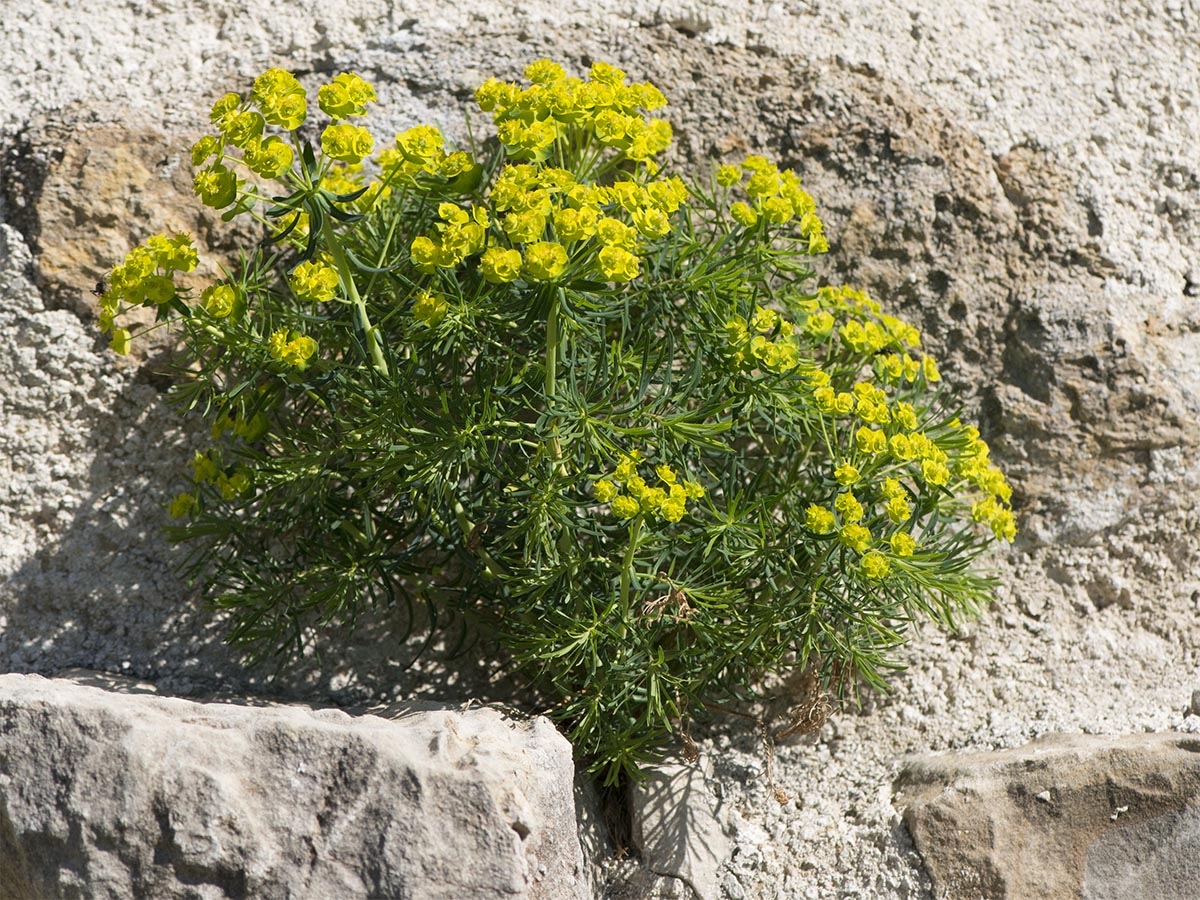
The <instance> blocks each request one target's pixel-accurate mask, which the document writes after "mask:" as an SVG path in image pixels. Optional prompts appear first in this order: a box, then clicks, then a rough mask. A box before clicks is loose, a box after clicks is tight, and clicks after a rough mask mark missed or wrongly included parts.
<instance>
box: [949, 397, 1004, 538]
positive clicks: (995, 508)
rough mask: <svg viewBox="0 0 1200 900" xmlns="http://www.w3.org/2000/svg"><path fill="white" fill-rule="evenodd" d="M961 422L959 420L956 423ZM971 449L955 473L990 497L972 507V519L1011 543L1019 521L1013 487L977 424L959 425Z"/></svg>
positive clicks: (960, 457)
mask: <svg viewBox="0 0 1200 900" xmlns="http://www.w3.org/2000/svg"><path fill="white" fill-rule="evenodd" d="M956 421H957V420H956ZM958 427H959V429H960V430H961V433H962V435H963V436H964V437H965V438H966V439H967V446H966V448H965V449H964V450H963V451H962V453H960V454H959V456H958V459H957V461H956V463H955V470H956V471H957V473H958V474H959V475H960V476H962V477H963V478H965V479H967V481H969V482H970V483H971V484H973V485H974V486H975V487H977V488H978V489H979V490H981V491H982V492H983V493H984V494H985V495H986V496H985V497H984V498H983V499H981V500H978V501H976V503H975V504H974V505H973V506H972V508H971V518H973V519H974V520H975V521H976V522H985V523H987V524H988V525H989V526H990V527H991V529H992V533H993V534H995V536H996V537H997V538H998V539H1002V540H1006V541H1009V542H1011V541H1012V540H1013V539H1015V538H1016V536H1017V522H1016V519H1015V518H1014V517H1013V512H1012V506H1011V503H1012V487H1011V486H1010V485H1009V483H1008V480H1007V479H1006V478H1005V477H1004V473H1003V472H1001V471H1000V469H999V468H997V467H996V466H994V465H992V462H991V459H990V452H991V450H990V448H989V447H988V445H987V442H986V441H984V440H983V439H982V438H981V437H980V436H979V429H978V428H976V427H975V426H973V425H962V424H961V423H958Z"/></svg>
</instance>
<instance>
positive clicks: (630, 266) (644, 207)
mask: <svg viewBox="0 0 1200 900" xmlns="http://www.w3.org/2000/svg"><path fill="white" fill-rule="evenodd" d="M686 197H687V188H686V187H685V186H684V185H683V182H682V181H680V180H679V179H678V178H670V179H662V180H658V181H651V182H649V183H647V184H639V183H638V182H635V181H630V180H620V181H616V182H614V183H613V184H610V185H607V186H601V185H593V184H585V183H581V182H579V181H577V180H576V178H575V175H574V174H573V173H571V172H569V171H567V170H566V169H559V168H554V167H550V166H539V165H533V164H528V163H525V164H519V165H509V166H506V167H505V168H504V170H503V171H502V172H501V173H500V174H499V176H497V178H496V180H495V182H494V183H493V185H492V189H491V193H490V197H489V199H490V201H491V205H492V210H493V212H494V215H495V216H496V218H497V224H498V225H499V231H501V232H503V235H504V237H505V238H507V240H508V242H509V243H510V244H512V245H524V253H523V254H522V251H521V250H520V249H518V248H517V247H515V246H511V247H504V246H502V245H501V244H500V243H494V244H493V245H492V246H491V247H489V248H488V249H487V250H486V251H484V252H483V255H482V257H481V258H480V269H481V271H482V272H483V276H484V278H485V279H487V280H488V281H490V282H492V283H502V282H509V281H515V280H516V279H517V278H518V277H521V276H524V277H525V278H527V279H529V280H530V281H553V280H556V279H558V278H560V277H562V276H563V274H564V273H565V272H567V270H568V268H570V269H571V270H573V271H579V270H584V271H588V272H589V273H591V274H594V275H596V276H598V277H600V278H602V279H603V280H605V281H612V282H626V281H631V280H632V279H634V278H636V277H637V276H638V275H639V274H640V255H641V253H642V252H643V248H642V245H641V241H642V239H651V240H653V239H656V238H661V237H663V236H665V235H666V234H668V233H670V231H671V218H670V217H671V215H672V214H674V213H675V212H676V211H677V210H678V209H679V207H680V205H681V204H682V203H683V201H684V200H685V199H686ZM439 213H440V215H441V217H442V218H443V219H444V220H445V223H444V224H439V226H438V231H439V234H436V235H421V236H420V237H417V238H415V239H414V240H413V242H412V245H411V253H412V259H413V263H414V264H415V265H416V266H417V268H419V269H420V270H421V271H424V272H427V273H428V272H432V271H433V270H434V269H435V268H448V269H449V268H454V267H456V266H458V265H459V264H461V263H462V262H463V261H464V260H465V259H467V258H468V257H469V256H471V255H474V254H475V253H479V252H480V251H481V250H483V247H484V242H485V241H484V239H485V236H486V231H487V229H488V228H489V226H490V224H491V220H490V218H489V216H488V214H487V211H486V210H484V209H482V208H480V207H475V208H474V209H472V210H471V211H470V212H469V213H468V211H467V210H465V209H461V208H459V207H456V206H455V205H454V204H442V206H441V207H439Z"/></svg>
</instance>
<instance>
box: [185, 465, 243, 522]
mask: <svg viewBox="0 0 1200 900" xmlns="http://www.w3.org/2000/svg"><path fill="white" fill-rule="evenodd" d="M192 481H193V482H195V483H196V484H207V485H212V486H213V487H215V488H216V489H217V490H218V491H219V492H220V494H221V497H222V499H225V500H232V499H234V498H235V497H240V496H243V495H244V494H246V493H247V492H249V490H250V488H251V486H252V484H253V482H252V480H251V478H250V473H249V472H248V471H247V470H246V469H243V468H240V467H239V468H237V469H234V470H233V471H232V472H229V471H227V470H226V468H225V467H224V466H222V465H221V460H220V455H219V454H218V452H217V451H216V450H209V451H208V452H207V453H201V452H200V451H199V450H197V451H196V455H195V456H194V457H192ZM198 508H199V501H198V498H197V497H195V496H194V495H193V494H180V495H179V496H178V497H176V498H175V499H174V500H172V501H171V504H170V506H168V507H167V509H168V511H169V512H170V514H171V517H172V518H175V519H180V518H183V517H184V516H187V515H190V514H191V513H193V512H195V511H196V510H197V509H198Z"/></svg>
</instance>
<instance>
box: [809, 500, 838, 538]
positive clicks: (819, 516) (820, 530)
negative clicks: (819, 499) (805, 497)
mask: <svg viewBox="0 0 1200 900" xmlns="http://www.w3.org/2000/svg"><path fill="white" fill-rule="evenodd" d="M804 522H805V525H807V526H808V530H809V531H812V532H814V533H815V534H829V533H830V532H832V531H833V529H834V527H835V526H836V524H837V520H836V518H835V517H834V515H833V511H832V510H830V509H828V508H826V507H824V506H818V505H817V504H815V503H814V504H813V505H812V506H810V507H809V508H808V509H807V510H805V514H804Z"/></svg>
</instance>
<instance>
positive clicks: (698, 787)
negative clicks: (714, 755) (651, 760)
mask: <svg viewBox="0 0 1200 900" xmlns="http://www.w3.org/2000/svg"><path fill="white" fill-rule="evenodd" d="M643 774H645V776H646V778H645V780H644V781H640V782H637V783H636V784H633V785H632V786H631V787H630V807H631V812H632V819H633V843H634V845H635V846H636V847H637V848H638V850H640V851H641V854H642V859H643V860H644V861H645V863H646V865H647V866H648V867H649V868H650V871H652V872H654V873H656V874H658V875H668V876H670V877H672V878H679V879H682V880H683V881H686V882H687V883H688V884H689V885H690V886H691V888H692V890H694V891H695V892H696V895H697V896H698V897H699V898H700V900H716V898H717V897H719V896H720V893H721V890H720V879H719V878H718V876H717V873H718V871H719V870H720V868H721V866H722V865H723V864H724V863H725V862H726V860H728V858H729V855H730V853H731V852H732V851H733V842H732V841H731V840H730V839H729V836H728V835H727V834H726V833H725V827H724V823H723V822H722V817H723V811H722V808H721V803H720V801H718V800H717V799H716V798H715V797H713V795H712V791H711V790H710V789H709V787H708V784H709V781H710V780H711V778H712V771H711V767H710V766H708V765H707V764H692V765H682V764H676V763H663V764H661V765H654V766H647V767H644V768H643Z"/></svg>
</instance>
